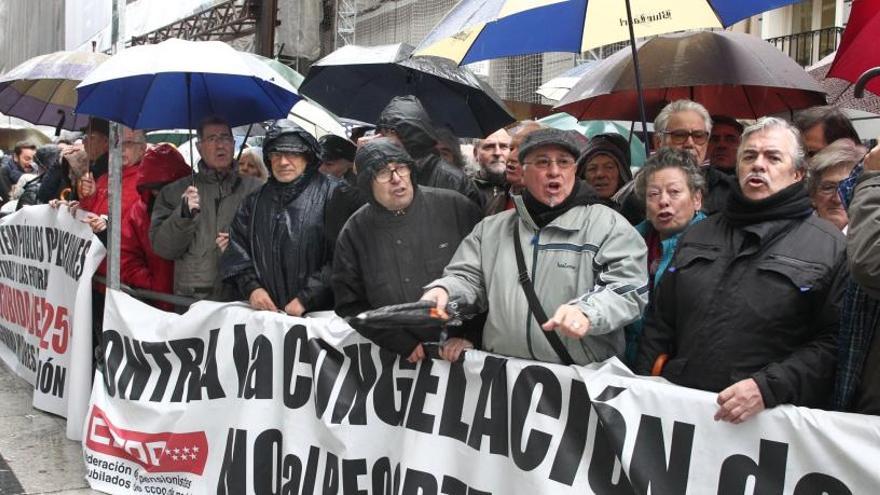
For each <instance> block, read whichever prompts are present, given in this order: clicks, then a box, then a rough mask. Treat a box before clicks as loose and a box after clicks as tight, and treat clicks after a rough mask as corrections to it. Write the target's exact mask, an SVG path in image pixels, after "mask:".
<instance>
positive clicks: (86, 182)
mask: <svg viewBox="0 0 880 495" xmlns="http://www.w3.org/2000/svg"><path fill="white" fill-rule="evenodd" d="M97 190H98V188H97V186H96V185H95V177H94V176H93V175H92V173H91V172H86V173H85V175H83V176H82V177H80V179H79V189H78V190H77V194H78V195H79V197H80V198H88V197H91V196H94V195H95V192H97Z"/></svg>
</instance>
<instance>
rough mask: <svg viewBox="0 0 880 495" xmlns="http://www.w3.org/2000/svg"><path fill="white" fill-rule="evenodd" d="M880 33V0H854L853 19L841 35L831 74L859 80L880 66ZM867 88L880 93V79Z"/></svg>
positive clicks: (848, 79) (841, 77) (853, 80)
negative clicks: (879, 39)
mask: <svg viewBox="0 0 880 495" xmlns="http://www.w3.org/2000/svg"><path fill="white" fill-rule="evenodd" d="M878 33H880V0H854V1H853V3H852V10H850V14H849V22H848V23H847V25H846V29H845V30H844V31H843V36H841V38H840V45H839V46H838V47H837V55H836V56H835V57H834V62H832V63H831V68H830V69H829V70H828V77H836V78H839V79H843V80H846V81H849V82H851V83H855V82H856V81H858V79H859V76H861V75H862V73H863V72H865V71H866V70H868V69H871V68H874V67H878V66H880V51H878V50H877V34H878ZM865 88H866V89H867V90H868V91H871V92H872V93H875V94H880V79H878V78H874V79H873V80H871V81H869V82H868V84H867V86H865Z"/></svg>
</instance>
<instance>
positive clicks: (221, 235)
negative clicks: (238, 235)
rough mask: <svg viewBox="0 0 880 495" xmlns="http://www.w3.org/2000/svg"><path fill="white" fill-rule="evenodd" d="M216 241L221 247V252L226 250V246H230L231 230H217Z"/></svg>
mask: <svg viewBox="0 0 880 495" xmlns="http://www.w3.org/2000/svg"><path fill="white" fill-rule="evenodd" d="M214 242H215V243H216V244H217V247H218V248H220V252H221V253H222V252H223V251H226V246H229V232H217V238H216V239H214Z"/></svg>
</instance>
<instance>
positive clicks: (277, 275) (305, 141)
mask: <svg viewBox="0 0 880 495" xmlns="http://www.w3.org/2000/svg"><path fill="white" fill-rule="evenodd" d="M319 154H320V148H319V146H318V142H317V141H316V140H315V138H314V137H312V135H311V134H309V133H307V132H306V131H305V130H304V129H303V128H301V127H300V126H298V125H296V124H295V123H293V122H291V121H289V120H280V121H278V122H276V123H275V124H273V126H272V127H271V128H270V129H269V131H268V132H267V133H266V140H265V141H264V142H263V156H265V157H266V158H267V159H268V160H269V165H270V166H269V167H268V168H269V170H270V177H269V180H268V181H267V182H266V184H265V185H263V186H262V187H261V188H260V189H258V190H257V191H255V192H253V193H252V194H250V195H248V196H247V197H246V198H245V199H244V201H242V202H241V207H240V208H239V209H238V212H237V213H236V214H235V221H234V222H233V223H232V228H231V229H230V232H229V246H228V247H227V249H226V250H225V251H224V252H223V257H222V258H221V259H220V271H221V273H222V276H223V279H224V280H228V281H231V282H233V283H234V284H235V286H236V287H238V292H239V294H240V295H241V296H243V297H246V298H247V299H248V302H249V303H250V305H251V307H252V308H254V309H257V310H265V311H278V310H282V311H284V312H285V313H287V314H289V315H293V316H302V315H303V314H304V313H305V312H307V311H318V310H325V309H330V308H332V307H333V292H332V289H331V288H330V267H331V263H332V261H333V245H332V243H330V242H328V239H327V237H326V236H325V234H324V217H325V214H326V206H327V202H328V200H329V199H330V196H331V195H332V194H333V193H334V191H335V190H336V189H338V188H339V187H340V186H341V185H342V184H343V182H342V180H341V179H338V178H336V177H330V176H328V175H326V174H322V173H321V172H319V170H318V169H319V167H320V165H321V160H320V158H319Z"/></svg>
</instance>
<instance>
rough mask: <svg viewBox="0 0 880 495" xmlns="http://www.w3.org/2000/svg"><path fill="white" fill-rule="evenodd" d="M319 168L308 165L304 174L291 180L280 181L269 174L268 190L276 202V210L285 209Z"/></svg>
mask: <svg viewBox="0 0 880 495" xmlns="http://www.w3.org/2000/svg"><path fill="white" fill-rule="evenodd" d="M317 172H318V169H317V168H315V167H306V169H305V171H304V172H303V174H302V175H301V176H299V177H297V178H296V179H294V180H292V181H290V182H279V181H278V180H277V179H275V177H273V176H269V180H268V181H266V192H268V193H269V197H270V198H271V199H272V202H273V203H274V208H273V209H274V211H276V212H277V211H279V210H283V209H284V208H285V206H287V203H290V202H291V201H293V200H294V199H296V198H297V196H299V195H300V193H302V192H303V190H304V189H305V188H306V187H307V186H308V185H309V183H310V182H311V181H312V179H313V178H314V177H315V176H316V174H317Z"/></svg>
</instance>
